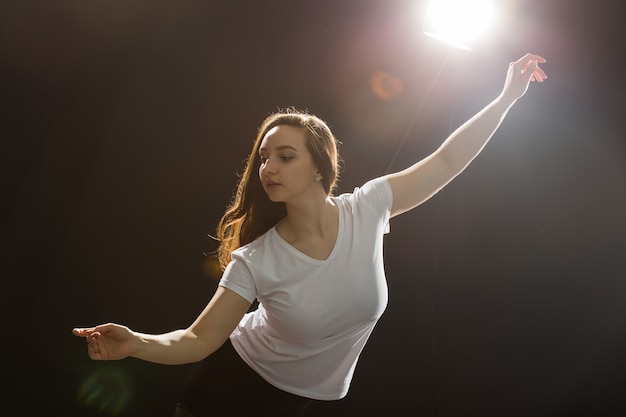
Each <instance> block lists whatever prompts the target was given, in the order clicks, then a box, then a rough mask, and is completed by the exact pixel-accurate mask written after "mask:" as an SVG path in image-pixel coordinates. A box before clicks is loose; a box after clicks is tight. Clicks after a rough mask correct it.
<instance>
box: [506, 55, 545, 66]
mask: <svg viewBox="0 0 626 417" xmlns="http://www.w3.org/2000/svg"><path fill="white" fill-rule="evenodd" d="M530 61H537V62H539V63H540V64H545V63H546V62H547V61H546V59H545V58H544V57H542V56H540V55H537V54H531V53H528V54H526V55H524V56H523V57H521V58H520V59H518V60H517V61H515V62H513V64H521V63H527V62H530Z"/></svg>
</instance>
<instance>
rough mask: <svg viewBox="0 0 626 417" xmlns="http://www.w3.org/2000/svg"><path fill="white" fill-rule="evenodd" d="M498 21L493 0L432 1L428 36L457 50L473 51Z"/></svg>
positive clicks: (425, 28)
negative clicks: (495, 20)
mask: <svg viewBox="0 0 626 417" xmlns="http://www.w3.org/2000/svg"><path fill="white" fill-rule="evenodd" d="M494 18H495V10H494V7H493V3H492V1H490V0H431V1H430V4H429V6H428V9H427V12H426V18H425V22H424V33H425V34H426V35H428V36H431V37H433V38H435V39H438V40H440V41H443V42H446V43H448V44H450V45H453V46H455V47H457V48H461V49H466V50H471V49H472V48H473V45H474V43H475V42H476V41H478V40H479V39H480V38H481V37H482V36H484V34H485V33H486V32H487V30H488V29H489V27H490V26H491V25H492V23H493V21H494Z"/></svg>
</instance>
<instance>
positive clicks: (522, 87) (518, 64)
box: [502, 53, 548, 101]
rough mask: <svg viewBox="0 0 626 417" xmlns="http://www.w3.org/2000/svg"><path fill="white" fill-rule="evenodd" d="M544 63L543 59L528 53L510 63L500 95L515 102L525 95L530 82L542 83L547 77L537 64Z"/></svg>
mask: <svg viewBox="0 0 626 417" xmlns="http://www.w3.org/2000/svg"><path fill="white" fill-rule="evenodd" d="M545 62H546V59H545V58H543V57H541V56H539V55H536V54H530V53H529V54H526V55H524V56H523V57H521V58H520V59H518V60H517V61H515V62H511V63H510V64H509V71H508V73H507V77H506V82H505V84H504V90H503V91H502V95H503V96H504V97H506V98H508V99H510V100H511V101H515V100H517V99H518V98H520V97H521V96H523V95H524V93H526V90H527V89H528V84H529V83H530V82H532V81H537V82H540V83H542V82H543V81H544V80H545V79H546V78H547V77H548V76H547V75H546V73H545V72H543V70H542V69H541V68H540V67H539V64H543V63H545Z"/></svg>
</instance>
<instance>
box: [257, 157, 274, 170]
mask: <svg viewBox="0 0 626 417" xmlns="http://www.w3.org/2000/svg"><path fill="white" fill-rule="evenodd" d="M261 170H263V171H264V172H275V171H276V164H275V163H274V159H273V158H267V159H266V160H265V162H264V163H263V164H261Z"/></svg>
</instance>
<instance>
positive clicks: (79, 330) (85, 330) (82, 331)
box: [72, 327, 95, 337]
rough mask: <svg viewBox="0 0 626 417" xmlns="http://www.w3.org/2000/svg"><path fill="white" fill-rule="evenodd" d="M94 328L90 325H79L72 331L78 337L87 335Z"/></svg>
mask: <svg viewBox="0 0 626 417" xmlns="http://www.w3.org/2000/svg"><path fill="white" fill-rule="evenodd" d="M94 330H95V327H90V328H79V327H76V328H74V329H72V333H73V334H74V335H75V336H78V337H87V336H89V334H90V333H92V332H93V331H94Z"/></svg>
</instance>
